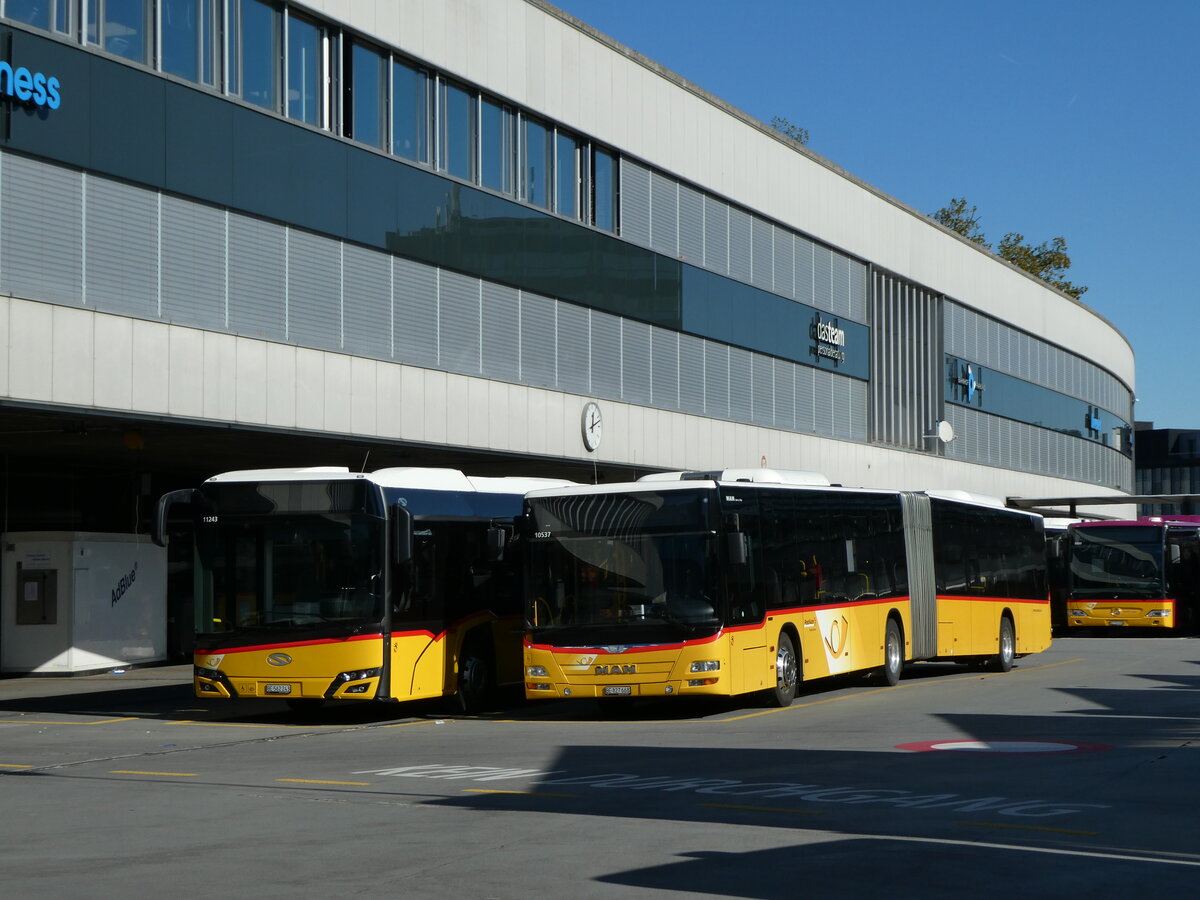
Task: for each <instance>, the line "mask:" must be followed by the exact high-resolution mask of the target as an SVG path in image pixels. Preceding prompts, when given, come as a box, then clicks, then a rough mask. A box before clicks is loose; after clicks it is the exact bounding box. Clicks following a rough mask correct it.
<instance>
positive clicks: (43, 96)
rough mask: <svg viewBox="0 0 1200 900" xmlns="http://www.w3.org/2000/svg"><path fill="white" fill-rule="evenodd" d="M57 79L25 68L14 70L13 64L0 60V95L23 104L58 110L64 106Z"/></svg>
mask: <svg viewBox="0 0 1200 900" xmlns="http://www.w3.org/2000/svg"><path fill="white" fill-rule="evenodd" d="M61 88H62V85H61V84H59V81H58V79H57V78H55V77H53V76H46V75H43V74H42V73H41V72H30V71H29V70H28V69H27V68H25V67H24V66H17V68H15V69H14V68H13V66H12V63H9V62H5V61H3V60H0V94H5V95H6V96H9V97H14V98H16V99H17V100H20V101H21V102H22V103H32V104H33V105H34V106H44V107H46V108H47V109H58V108H59V107H60V106H62V93H61V91H60V89H61Z"/></svg>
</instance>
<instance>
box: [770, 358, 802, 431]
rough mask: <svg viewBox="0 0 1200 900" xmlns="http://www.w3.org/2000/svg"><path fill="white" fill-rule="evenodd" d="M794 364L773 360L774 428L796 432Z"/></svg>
mask: <svg viewBox="0 0 1200 900" xmlns="http://www.w3.org/2000/svg"><path fill="white" fill-rule="evenodd" d="M796 368H797V366H796V364H795V363H790V362H787V361H786V360H782V359H777V360H775V384H774V391H775V406H774V410H773V412H774V416H775V427H776V428H786V429H787V430H788V431H795V430H796Z"/></svg>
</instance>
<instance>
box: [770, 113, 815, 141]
mask: <svg viewBox="0 0 1200 900" xmlns="http://www.w3.org/2000/svg"><path fill="white" fill-rule="evenodd" d="M771 127H772V128H774V129H775V130H776V131H778V132H779V133H780V134H783V135H786V136H787V137H790V138H791V139H792V140H793V141H795V142H796V143H797V144H807V143H808V129H807V128H801V127H800V126H799V125H793V124H792V123H791V122H789V121H788V120H787V119H785V118H784V117H783V116H771Z"/></svg>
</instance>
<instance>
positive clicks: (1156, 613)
mask: <svg viewBox="0 0 1200 900" xmlns="http://www.w3.org/2000/svg"><path fill="white" fill-rule="evenodd" d="M1170 614H1171V611H1170V610H1169V609H1152V610H1150V612H1148V613H1146V617H1147V618H1149V619H1165V618H1166V617H1167V616H1169V615H1170Z"/></svg>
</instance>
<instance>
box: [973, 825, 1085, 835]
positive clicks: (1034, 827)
mask: <svg viewBox="0 0 1200 900" xmlns="http://www.w3.org/2000/svg"><path fill="white" fill-rule="evenodd" d="M956 824H958V825H970V826H972V827H974V828H1011V829H1014V830H1016V831H1049V832H1053V833H1054V834H1079V835H1083V836H1084V837H1096V836H1097V835H1099V834H1100V832H1098V831H1075V830H1074V829H1071V828H1047V827H1046V826H1044V825H1009V824H1008V823H1006V822H957V823H956Z"/></svg>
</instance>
